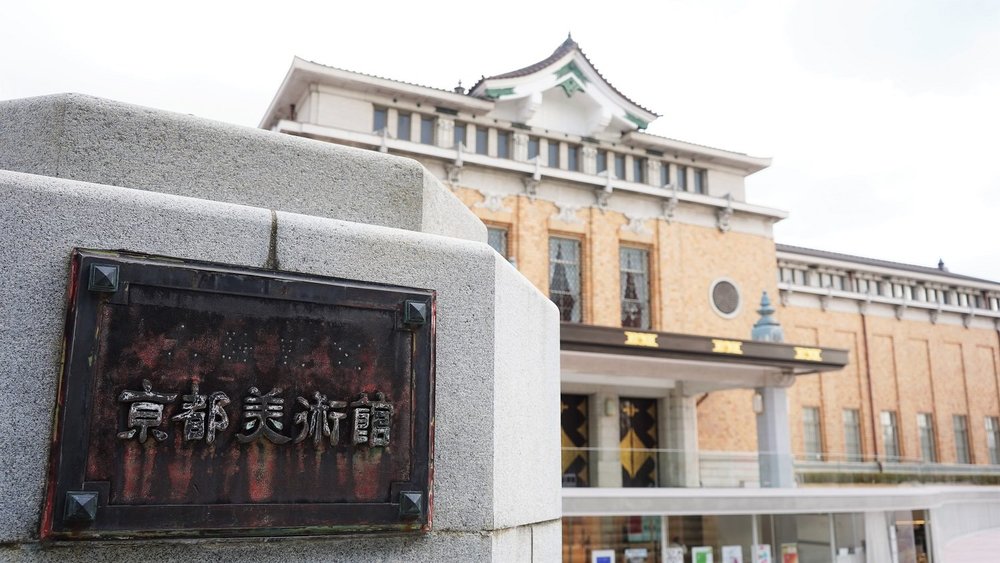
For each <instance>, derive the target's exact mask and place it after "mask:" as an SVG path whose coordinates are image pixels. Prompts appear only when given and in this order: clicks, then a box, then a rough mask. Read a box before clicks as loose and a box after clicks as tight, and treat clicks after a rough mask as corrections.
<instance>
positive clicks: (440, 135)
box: [434, 117, 455, 149]
mask: <svg viewBox="0 0 1000 563" xmlns="http://www.w3.org/2000/svg"><path fill="white" fill-rule="evenodd" d="M436 129H437V131H435V134H434V137H435V139H434V144H436V145H437V146H439V147H444V148H446V149H450V148H453V147H454V146H455V120H454V119H447V118H444V117H438V118H437V125H436Z"/></svg>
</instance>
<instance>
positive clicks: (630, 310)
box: [486, 226, 652, 329]
mask: <svg viewBox="0 0 1000 563" xmlns="http://www.w3.org/2000/svg"><path fill="white" fill-rule="evenodd" d="M486 231H487V241H488V242H489V245H490V246H491V247H493V249H494V250H496V251H497V252H498V253H499V254H500V255H501V256H504V257H507V256H508V248H507V238H508V237H507V229H505V228H502V227H494V226H491V227H488V228H487V229H486ZM618 259H619V274H620V282H621V323H622V326H623V327H629V328H641V329H649V328H650V326H651V324H652V323H651V320H650V316H651V315H650V280H649V250H646V249H644V248H635V247H631V246H622V247H620V248H619V249H618ZM580 264H581V262H580V241H579V240H578V239H574V238H564V237H549V298H550V299H552V302H553V303H555V304H556V306H557V307H558V308H559V317H560V320H562V321H563V322H569V323H579V322H583V292H582V281H583V277H582V272H583V270H582V268H581V267H580Z"/></svg>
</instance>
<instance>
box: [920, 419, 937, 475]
mask: <svg viewBox="0 0 1000 563" xmlns="http://www.w3.org/2000/svg"><path fill="white" fill-rule="evenodd" d="M917 431H918V433H919V434H920V459H921V460H923V461H926V462H928V463H934V462H936V461H937V447H936V446H935V444H934V418H933V415H931V414H930V413H926V412H922V413H918V414H917Z"/></svg>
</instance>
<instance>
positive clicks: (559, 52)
mask: <svg viewBox="0 0 1000 563" xmlns="http://www.w3.org/2000/svg"><path fill="white" fill-rule="evenodd" d="M574 50H575V51H577V52H578V53H580V56H582V57H583V59H584V60H585V61H587V64H589V65H590V68H592V69H594V72H596V73H597V76H598V77H600V79H601V80H602V81H604V83H605V84H607V85H608V87H609V88H611V90H612V91H614V93H615V94H618V95H619V96H621V97H622V99H624V100H625V101H626V102H628V103H630V104H632V105H634V106H635V107H637V108H639V109H641V110H643V111H645V112H648V113H650V114H652V115H655V116H656V117H660V114H658V113H656V112H655V111H653V110H651V109H649V108H647V107H645V106H643V105H641V104H639V103H638V102H636V101H635V100H633V99H631V98H629V97H628V96H626V95H625V94H623V93H622V92H621V91H620V90H618V88H615V86H614V84H612V83H611V82H610V81H609V80H608V79H607V78H606V77H605V76H604V75H603V74H601V71H600V70H598V68H597V66H596V65H594V63H593V61H591V60H590V57H588V56H587V54H586V53H584V52H583V49H582V48H580V44H579V43H577V42H576V41H575V40H574V39H573V36H572V35H567V36H566V40H565V41H563V42H562V44H560V45H559V46H558V47H556V50H555V51H552V54H551V55H549V56H548V57H545V58H544V59H542V60H540V61H538V62H536V63H533V64H530V65H528V66H526V67H523V68H519V69H517V70H512V71H510V72H504V73H501V74H494V75H493V76H483V77H481V78H480V79H479V80H478V81H477V82H476V83H475V84H473V85H472V88H469V92H470V93H471V92H474V91H475V90H476V88H478V87H479V85H480V84H482V83H483V82H485V81H487V80H501V79H504V78H519V77H521V76H527V75H529V74H534V73H536V72H538V71H540V70H542V69H543V68H545V67H547V66H549V65H551V64H552V63H554V62H556V61H557V60H559V59H561V58H562V57H564V56H566V54H567V53H570V52H572V51H574Z"/></svg>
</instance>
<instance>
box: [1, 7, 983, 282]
mask: <svg viewBox="0 0 1000 563" xmlns="http://www.w3.org/2000/svg"><path fill="white" fill-rule="evenodd" d="M4 20H5V25H4V32H3V33H2V34H0V53H2V55H0V99H8V98H19V97H25V96H36V95H42V94H49V93H54V92H66V91H75V92H83V93H87V94H93V95H97V96H102V97H108V98H114V99H118V100H122V101H127V102H131V103H136V104H141V105H148V106H154V107H158V108H163V109H168V110H173V111H178V112H183V113H191V114H195V115H199V116H202V117H208V118H212V119H218V120H221V121H228V122H232V123H238V124H243V125H248V126H256V125H257V123H258V121H259V120H260V118H261V117H262V115H263V112H264V110H265V109H266V108H267V105H268V103H269V102H270V100H271V97H272V96H273V94H274V92H275V91H276V90H277V88H278V85H279V84H280V82H281V79H282V78H283V77H284V74H285V72H286V70H287V69H288V66H289V64H290V63H291V60H292V57H293V56H295V55H298V56H301V57H304V58H307V59H310V60H313V61H316V62H320V63H323V64H327V65H331V66H336V67H340V68H346V69H350V70H357V71H362V72H367V73H370V74H376V75H380V76H385V77H389V78H395V79H399V80H405V81H408V82H416V83H419V84H424V85H428V86H435V87H440V88H451V87H453V86H454V85H456V84H457V82H458V81H459V80H462V82H463V84H465V85H467V86H468V85H471V84H472V83H474V82H475V80H476V79H477V78H479V76H480V75H483V74H485V75H491V74H497V73H500V72H504V71H508V70H512V69H514V68H519V67H521V66H524V65H527V64H530V63H533V62H535V61H537V60H539V59H542V58H544V57H546V56H547V55H548V54H549V53H550V52H551V51H552V50H553V49H555V48H556V47H557V46H558V45H559V43H561V42H562V41H563V39H564V38H565V36H566V33H567V32H568V31H572V33H573V37H574V39H576V40H577V41H578V42H579V43H580V45H581V47H582V48H583V49H584V51H585V52H586V53H587V55H588V56H589V57H590V59H591V61H593V62H594V64H595V65H597V67H598V68H599V69H600V70H601V71H602V73H603V74H604V75H605V76H606V77H607V78H608V79H609V80H610V81H611V82H612V83H613V84H614V85H615V86H616V87H618V89H619V90H621V91H623V92H624V93H625V94H626V95H628V96H629V97H631V98H632V99H633V100H635V101H637V102H638V103H640V104H642V105H644V106H646V107H649V108H651V109H652V110H654V111H656V112H657V113H660V114H662V116H663V117H661V118H660V119H659V120H657V121H656V122H655V123H654V124H653V125H652V126H651V127H650V132H652V133H655V134H659V135H664V136H667V137H672V138H677V139H682V140H686V141H692V142H696V143H701V144H706V145H711V146H716V147H720V148H725V149H730V150H735V151H739V152H745V153H749V154H753V155H756V156H770V157H773V159H774V164H773V166H772V167H771V168H770V169H768V170H765V171H763V172H760V173H758V174H755V175H753V176H751V177H750V178H749V180H748V186H749V190H748V192H749V194H748V197H749V199H750V201H751V202H754V203H758V204H762V205H769V206H772V207H777V208H780V209H785V210H788V211H790V212H791V217H790V218H789V219H787V220H785V221H783V222H781V223H779V224H778V225H777V227H776V238H777V239H778V241H779V242H784V243H788V244H796V245H801V246H808V247H813V248H820V249H824V250H832V251H837V252H845V253H849V254H857V255H862V256H869V257H874V258H882V259H889V260H895V261H900V262H907V263H913V264H921V265H927V266H933V265H936V264H937V260H938V258H943V259H944V260H945V262H946V264H947V265H948V267H949V268H950V270H951V271H953V272H959V273H964V274H967V275H973V276H979V277H985V278H989V279H994V280H1000V250H998V243H997V238H998V237H997V236H996V234H995V233H997V230H995V229H994V226H995V225H997V223H1000V216H998V212H1000V155H998V153H1000V140H998V139H1000V2H996V1H995V0H984V1H980V0H951V1H946V0H937V1H930V0H900V1H891V0H838V1H836V2H818V1H796V0H773V1H755V2H750V1H746V2H744V1H739V0H719V1H713V0H690V1H688V0H680V1H676V0H661V1H659V2H642V3H638V2H636V3H630V2H600V3H597V2H594V3H590V2H580V1H576V2H551V3H543V2H538V1H535V2H521V1H511V2H504V3H500V2H493V3H476V2H468V1H446V2H434V1H428V2H422V3H421V2H412V1H411V2H398V3H397V2H390V1H383V2H351V3H347V2H323V3H310V2H300V3H288V4H283V3H277V2H271V3H267V4H255V3H252V2H238V3H237V2H205V1H201V2H190V1H187V0H180V1H174V2H169V3H142V2H134V1H130V2H68V1H67V2H53V1H47V0H43V1H38V0H35V1H32V2H18V3H15V4H12V5H8V6H6V7H5V8H4Z"/></svg>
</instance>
